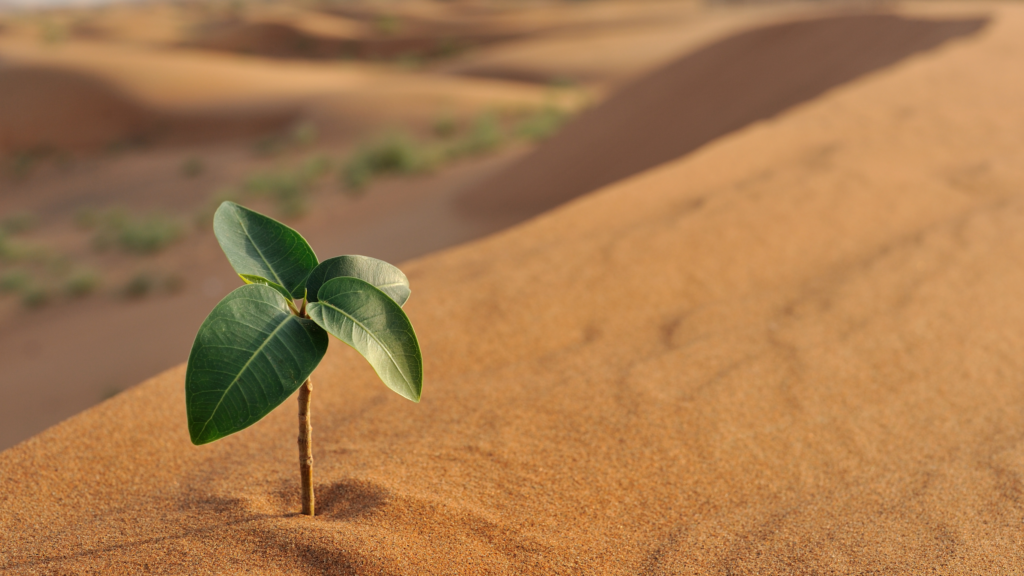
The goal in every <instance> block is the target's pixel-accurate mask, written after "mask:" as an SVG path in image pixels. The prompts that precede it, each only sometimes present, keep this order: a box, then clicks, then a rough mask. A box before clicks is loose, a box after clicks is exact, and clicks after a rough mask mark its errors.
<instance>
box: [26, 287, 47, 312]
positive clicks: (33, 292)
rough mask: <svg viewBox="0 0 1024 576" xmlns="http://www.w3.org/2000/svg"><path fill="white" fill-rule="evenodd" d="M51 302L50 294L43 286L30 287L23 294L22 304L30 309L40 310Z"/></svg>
mask: <svg viewBox="0 0 1024 576" xmlns="http://www.w3.org/2000/svg"><path fill="white" fill-rule="evenodd" d="M49 301H50V292H49V291H48V290H46V289H45V288H43V287H41V286H29V287H28V288H26V289H25V290H23V291H22V293H21V302H22V304H24V305H25V306H27V307H29V308H38V307H40V306H42V305H44V304H46V303H47V302H49Z"/></svg>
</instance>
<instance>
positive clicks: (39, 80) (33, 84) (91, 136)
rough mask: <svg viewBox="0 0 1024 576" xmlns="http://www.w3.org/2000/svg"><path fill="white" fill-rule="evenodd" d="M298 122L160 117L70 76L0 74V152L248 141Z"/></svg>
mask: <svg viewBox="0 0 1024 576" xmlns="http://www.w3.org/2000/svg"><path fill="white" fill-rule="evenodd" d="M295 115H296V111H295V110H294V109H291V110H289V109H287V108H284V107H277V108H269V109H262V110H261V109H253V110H245V109H241V110H238V109H236V110H206V111H194V112H191V113H185V112H174V111H165V110H159V109H154V108H152V107H147V106H145V105H144V104H142V103H140V102H138V101H136V100H135V99H133V98H131V97H129V96H127V95H126V94H124V93H122V91H120V90H119V89H118V88H117V87H115V86H112V85H111V84H109V83H107V82H104V81H103V80H101V79H98V78H96V77H93V76H90V75H87V74H83V73H80V72H76V71H73V70H62V69H58V68H50V67H32V66H0V151H3V150H6V151H15V152H17V151H23V150H33V149H50V150H53V149H61V150H69V149H99V148H104V147H110V146H116V145H124V144H132V143H140V142H148V143H152V142H172V143H193V142H204V141H211V140H225V139H232V138H242V137H252V136H256V135H260V134H266V133H268V132H273V131H279V130H281V129H282V128H283V127H285V126H286V125H287V124H288V123H290V122H291V121H293V120H294V118H295Z"/></svg>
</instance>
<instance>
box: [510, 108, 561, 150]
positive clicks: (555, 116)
mask: <svg viewBox="0 0 1024 576" xmlns="http://www.w3.org/2000/svg"><path fill="white" fill-rule="evenodd" d="M567 119H568V115H567V114H566V113H565V112H564V111H562V110H560V109H558V108H556V107H554V106H546V107H544V108H542V109H541V110H540V111H538V112H536V113H535V114H531V115H529V116H527V117H526V118H524V119H523V120H522V121H521V122H520V123H519V125H518V126H516V134H517V135H518V136H519V137H521V138H525V139H526V140H530V141H533V142H539V141H541V140H546V139H548V138H550V137H551V136H553V135H554V134H555V132H558V130H559V129H560V128H561V127H562V125H563V124H565V121H566V120H567Z"/></svg>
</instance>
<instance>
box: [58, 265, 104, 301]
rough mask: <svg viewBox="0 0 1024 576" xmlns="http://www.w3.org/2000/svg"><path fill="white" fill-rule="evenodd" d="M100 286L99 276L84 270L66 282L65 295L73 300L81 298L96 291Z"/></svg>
mask: <svg viewBox="0 0 1024 576" xmlns="http://www.w3.org/2000/svg"><path fill="white" fill-rule="evenodd" d="M98 285H99V275H98V274H96V273H95V272H93V271H91V270H83V271H79V272H76V273H75V274H72V275H71V276H69V277H68V278H67V279H66V280H65V281H64V293H65V294H67V295H68V296H71V297H72V298H81V297H82V296H86V295H88V294H91V293H92V292H93V291H95V290H96V287H97V286H98Z"/></svg>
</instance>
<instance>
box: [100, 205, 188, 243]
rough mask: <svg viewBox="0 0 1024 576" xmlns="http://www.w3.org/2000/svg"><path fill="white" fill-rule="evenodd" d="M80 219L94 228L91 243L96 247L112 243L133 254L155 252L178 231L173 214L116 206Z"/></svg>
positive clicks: (173, 240)
mask: <svg viewBox="0 0 1024 576" xmlns="http://www.w3.org/2000/svg"><path fill="white" fill-rule="evenodd" d="M80 223H82V225H84V226H88V227H92V228H95V229H96V235H95V236H94V237H93V246H95V247H96V248H97V249H98V250H105V249H107V248H109V247H110V246H115V245H116V246H118V247H120V248H121V249H122V250H124V251H125V252H131V253H135V254H154V253H156V252H159V251H161V250H163V249H164V248H167V247H168V246H170V245H171V244H173V243H174V242H175V241H177V240H178V239H179V238H180V237H181V234H182V226H181V223H180V222H179V221H178V220H177V219H176V218H171V217H169V216H165V215H162V214H158V213H152V214H148V215H141V216H140V215H133V214H130V213H129V212H127V211H126V210H123V209H120V208H115V209H112V210H108V211H107V212H105V213H101V214H97V215H90V216H88V217H85V218H80Z"/></svg>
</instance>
